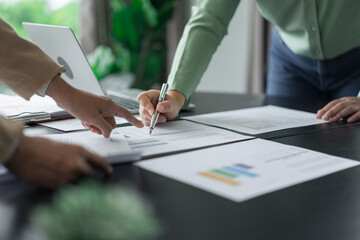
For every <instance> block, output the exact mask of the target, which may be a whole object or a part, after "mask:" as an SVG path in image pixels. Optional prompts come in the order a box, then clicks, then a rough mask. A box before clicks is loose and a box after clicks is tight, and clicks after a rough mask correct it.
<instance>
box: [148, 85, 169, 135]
mask: <svg viewBox="0 0 360 240" xmlns="http://www.w3.org/2000/svg"><path fill="white" fill-rule="evenodd" d="M168 87H169V84H167V83H163V85H162V87H161V90H160V95H159V99H158V102H157V104H156V106H155V113H154V115H152V117H151V122H150V127H149V134H151V133H152V131H153V130H154V127H155V124H156V123H157V120H158V118H159V115H160V113H159V112H158V110H157V105H158V104H159V103H160V102H162V101H164V100H165V96H166V92H167V89H168Z"/></svg>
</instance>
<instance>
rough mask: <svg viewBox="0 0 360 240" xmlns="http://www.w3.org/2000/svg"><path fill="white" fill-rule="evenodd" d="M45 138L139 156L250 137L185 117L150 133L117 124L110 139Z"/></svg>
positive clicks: (81, 135) (104, 152)
mask: <svg viewBox="0 0 360 240" xmlns="http://www.w3.org/2000/svg"><path fill="white" fill-rule="evenodd" d="M45 137H47V138H50V139H53V140H55V141H60V142H65V143H72V144H78V145H81V146H84V147H86V148H87V149H88V150H90V151H93V152H95V153H97V154H99V155H101V156H103V157H107V156H113V155H119V154H122V153H128V152H141V155H142V156H150V155H155V154H162V153H167V152H174V151H181V150H187V149H194V148H199V147H205V146H211V145H217V144H222V143H227V142H233V141H238V140H244V139H250V138H252V137H248V136H243V135H241V134H238V133H233V132H230V131H227V130H222V129H218V128H214V127H208V126H205V125H201V124H198V123H193V122H189V121H185V120H182V121H172V122H168V123H165V124H159V125H157V126H156V127H155V129H154V131H153V134H151V135H149V132H148V128H147V127H144V128H136V127H133V126H128V127H118V128H116V129H114V130H113V132H112V133H111V137H110V138H111V139H112V141H110V140H109V139H105V138H104V137H102V136H99V135H97V134H94V133H92V132H90V131H85V132H72V133H64V134H51V135H45Z"/></svg>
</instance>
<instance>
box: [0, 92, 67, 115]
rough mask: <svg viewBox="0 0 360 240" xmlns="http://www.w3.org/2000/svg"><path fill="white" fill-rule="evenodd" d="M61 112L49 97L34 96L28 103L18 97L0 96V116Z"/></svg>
mask: <svg viewBox="0 0 360 240" xmlns="http://www.w3.org/2000/svg"><path fill="white" fill-rule="evenodd" d="M57 111H63V109H61V108H60V107H58V106H57V105H56V103H55V101H54V100H53V99H52V98H50V97H47V96H46V97H40V96H37V95H34V96H32V97H31V99H30V101H26V100H25V99H23V98H22V97H19V96H9V95H4V94H0V114H1V115H3V116H10V115H16V114H19V113H23V112H47V113H52V112H57Z"/></svg>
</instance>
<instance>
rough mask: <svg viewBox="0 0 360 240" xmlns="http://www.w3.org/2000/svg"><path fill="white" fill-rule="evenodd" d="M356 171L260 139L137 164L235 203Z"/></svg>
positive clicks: (349, 162) (346, 161)
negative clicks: (345, 170)
mask: <svg viewBox="0 0 360 240" xmlns="http://www.w3.org/2000/svg"><path fill="white" fill-rule="evenodd" d="M357 165H359V162H357V161H353V160H349V159H345V158H340V157H335V156H330V155H327V154H323V153H319V152H315V151H310V150H306V149H303V148H298V147H293V146H288V145H284V144H280V143H275V142H271V141H266V140H261V139H254V140H250V141H245V142H240V143H233V144H227V145H224V146H218V147H213V148H210V149H204V150H198V151H192V152H188V153H182V154H177V155H172V156H167V157H161V158H157V159H154V160H145V161H142V162H138V163H137V166H139V167H142V168H144V169H147V170H149V171H152V172H155V173H158V174H160V175H163V176H166V177H169V178H172V179H175V180H178V181H180V182H183V183H187V184H189V185H191V186H194V187H197V188H200V189H203V190H205V191H208V192H211V193H214V194H216V195H219V196H221V197H224V198H227V199H230V200H233V201H236V202H240V201H244V200H247V199H250V198H254V197H257V196H260V195H263V194H266V193H270V192H273V191H276V190H279V189H282V188H286V187H289V186H292V185H295V184H298V183H302V182H305V181H309V180H311V179H315V178H319V177H321V176H325V175H328V174H331V173H334V172H337V171H340V170H343V169H346V168H350V167H353V166H357Z"/></svg>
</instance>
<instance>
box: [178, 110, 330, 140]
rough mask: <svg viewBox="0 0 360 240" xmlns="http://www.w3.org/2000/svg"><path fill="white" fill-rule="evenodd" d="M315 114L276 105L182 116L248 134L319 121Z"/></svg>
mask: <svg viewBox="0 0 360 240" xmlns="http://www.w3.org/2000/svg"><path fill="white" fill-rule="evenodd" d="M315 116H316V114H314V113H309V112H303V111H298V110H293V109H288V108H282V107H277V106H271V105H269V106H263V107H254V108H245V109H240V110H235V111H226V112H217V113H210V114H202V115H196V116H191V117H184V118H183V119H189V120H192V121H195V122H198V123H203V124H208V125H212V126H217V127H222V128H226V129H231V130H235V131H238V132H242V133H248V134H254V135H255V134H260V133H266V132H272V131H277V130H282V129H287V128H294V127H303V126H308V125H314V124H319V123H325V121H323V120H319V119H316V117H315Z"/></svg>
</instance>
